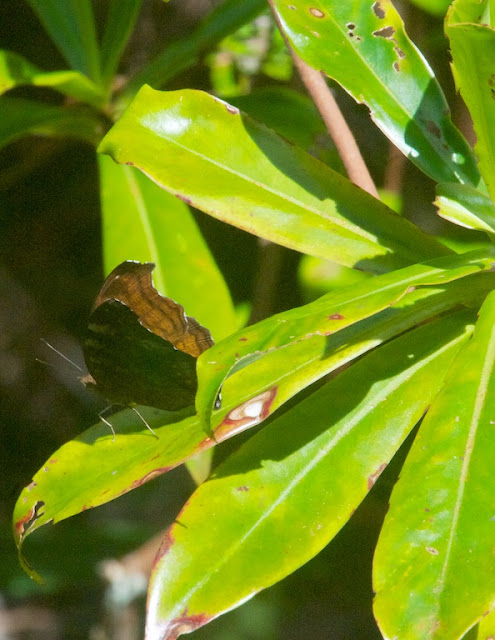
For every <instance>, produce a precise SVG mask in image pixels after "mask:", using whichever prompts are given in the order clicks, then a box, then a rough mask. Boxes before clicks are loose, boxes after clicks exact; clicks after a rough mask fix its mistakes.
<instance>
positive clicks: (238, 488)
mask: <svg viewBox="0 0 495 640" xmlns="http://www.w3.org/2000/svg"><path fill="white" fill-rule="evenodd" d="M237 491H249V487H246V485H245V484H244V485H242V487H237Z"/></svg>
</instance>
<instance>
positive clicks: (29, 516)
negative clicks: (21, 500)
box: [14, 500, 45, 539]
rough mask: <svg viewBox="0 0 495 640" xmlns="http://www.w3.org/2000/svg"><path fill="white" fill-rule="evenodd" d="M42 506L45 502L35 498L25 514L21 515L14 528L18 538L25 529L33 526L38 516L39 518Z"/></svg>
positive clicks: (41, 513)
mask: <svg viewBox="0 0 495 640" xmlns="http://www.w3.org/2000/svg"><path fill="white" fill-rule="evenodd" d="M44 506H45V503H44V502H43V500H37V501H36V502H35V504H34V505H33V507H32V508H31V509H30V510H29V511H28V512H27V513H26V515H24V516H22V518H20V519H19V520H18V521H17V522H16V523H15V525H14V529H15V532H16V534H17V536H18V538H19V539H21V538H22V537H23V535H24V534H25V533H26V531H27V530H28V529H30V528H31V527H32V526H33V524H34V523H35V522H36V520H38V518H41V516H42V515H43V513H44V512H43V511H41V509H42V508H43V507H44Z"/></svg>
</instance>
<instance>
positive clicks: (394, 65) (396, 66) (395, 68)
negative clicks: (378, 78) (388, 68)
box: [392, 60, 400, 72]
mask: <svg viewBox="0 0 495 640" xmlns="http://www.w3.org/2000/svg"><path fill="white" fill-rule="evenodd" d="M392 66H393V68H394V71H397V72H399V71H400V64H399V63H398V62H397V60H396V61H395V62H394V64H393V65H392Z"/></svg>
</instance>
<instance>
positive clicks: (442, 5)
mask: <svg viewBox="0 0 495 640" xmlns="http://www.w3.org/2000/svg"><path fill="white" fill-rule="evenodd" d="M409 1H410V2H411V4H414V5H416V6H417V7H419V8H420V9H422V10H423V11H426V12H427V13H430V14H432V15H434V16H438V17H443V16H444V15H445V13H446V11H447V9H448V8H449V6H450V3H451V0H409Z"/></svg>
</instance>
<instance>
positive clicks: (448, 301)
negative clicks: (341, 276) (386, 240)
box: [196, 251, 494, 437]
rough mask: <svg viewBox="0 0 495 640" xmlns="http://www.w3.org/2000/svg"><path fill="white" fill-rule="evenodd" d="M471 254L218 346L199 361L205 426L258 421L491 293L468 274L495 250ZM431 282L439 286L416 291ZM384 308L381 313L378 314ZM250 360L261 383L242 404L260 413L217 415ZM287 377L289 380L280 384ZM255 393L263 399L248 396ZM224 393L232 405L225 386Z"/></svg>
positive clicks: (282, 317)
mask: <svg viewBox="0 0 495 640" xmlns="http://www.w3.org/2000/svg"><path fill="white" fill-rule="evenodd" d="M469 255H470V257H468V256H467V255H466V254H464V255H462V256H456V257H454V258H450V257H449V258H441V259H437V260H434V261H432V262H431V263H429V264H428V263H427V264H418V265H413V266H412V267H408V268H406V269H403V270H401V271H394V272H393V273H390V274H384V275H382V276H376V277H375V278H370V279H368V280H366V281H364V282H361V283H356V284H355V285H353V286H352V287H348V288H345V289H341V290H337V291H334V292H331V293H329V294H327V295H325V296H323V297H321V298H319V299H318V300H316V301H315V302H312V303H310V304H307V305H305V306H303V307H299V308H296V309H291V310H290V311H286V312H284V313H280V314H277V315H275V316H272V317H271V318H267V319H266V320H263V321H262V322H259V323H257V324H255V325H252V326H251V327H247V328H245V329H243V330H241V331H239V332H237V333H235V334H233V335H232V336H230V337H229V338H227V339H225V340H223V341H222V342H220V343H218V344H216V345H214V346H213V347H211V348H210V349H208V351H205V352H204V354H202V355H201V356H200V357H199V358H198V364H197V371H198V391H197V394H196V408H197V410H198V414H199V415H200V416H201V418H202V421H203V424H204V428H205V431H206V432H207V433H211V432H212V430H213V431H214V433H215V437H216V434H217V433H223V431H224V430H225V429H235V430H239V429H240V428H241V427H242V428H246V426H245V425H246V424H247V425H248V426H253V425H254V424H257V423H258V422H260V421H261V420H262V419H264V418H266V417H267V415H269V414H270V413H271V412H273V411H274V410H275V409H276V408H277V407H279V406H280V405H281V404H283V403H284V402H285V401H286V400H288V399H289V398H290V397H291V396H293V395H294V394H295V393H297V392H298V391H300V390H301V389H303V388H304V387H306V386H308V384H310V383H311V382H314V381H315V380H317V379H318V378H320V377H321V376H323V375H325V374H326V373H329V372H330V371H332V370H335V369H336V368H337V367H339V366H342V365H343V364H345V363H346V362H349V361H350V360H352V359H353V358H355V357H357V356H358V355H361V354H362V353H363V352H365V351H367V350H369V349H371V348H373V347H374V346H376V345H377V344H379V343H380V342H382V341H383V340H386V339H389V338H390V337H392V336H394V335H397V334H398V333H400V332H401V331H404V330H405V329H406V328H409V327H411V326H413V325H414V323H415V322H416V323H417V322H422V321H424V320H425V319H426V318H428V317H430V318H431V317H432V316H434V315H436V314H437V313H440V312H442V311H445V310H446V309H449V308H452V307H453V306H456V305H457V304H459V303H460V302H464V303H467V298H466V297H465V296H466V294H468V293H474V292H475V291H477V290H478V289H477V287H478V286H481V287H482V295H486V288H488V289H489V288H490V287H491V286H492V284H493V282H492V278H491V277H490V278H489V279H488V280H487V279H485V278H484V279H483V280H482V281H481V282H478V284H475V282H473V281H472V280H470V286H468V285H467V284H466V283H465V282H464V281H462V279H463V278H464V277H465V276H468V275H470V273H471V274H475V273H477V272H479V271H480V269H481V270H490V269H491V267H492V265H493V255H494V254H493V252H492V251H488V252H486V251H480V252H473V253H472V254H469ZM481 275H483V274H481ZM485 275H487V274H485ZM456 279H461V282H460V283H459V287H458V288H457V289H453V288H449V289H448V290H447V291H446V292H445V297H444V296H443V295H440V296H438V297H436V296H435V294H437V293H442V292H443V290H444V286H445V284H446V283H448V282H452V281H454V280H456ZM425 285H429V286H432V287H435V286H436V287H440V289H435V288H433V289H432V290H431V291H424V290H422V289H419V290H418V291H415V290H414V289H415V288H417V287H423V286H425ZM406 294H407V295H406ZM430 295H431V296H432V297H431V299H430V300H428V297H429V296H430ZM459 296H460V297H459ZM438 298H439V299H438ZM415 305H416V306H415ZM423 305H424V306H423ZM401 308H402V309H403V311H402V313H401V311H400V310H401ZM385 310H386V311H387V312H386V313H385V314H384V316H383V318H382V317H380V316H379V315H377V314H379V313H380V312H382V311H385ZM416 314H417V315H416ZM402 315H403V316H404V317H403V318H402V319H401V316H402ZM371 316H376V317H375V319H374V321H373V322H372V323H371V325H370V323H364V324H363V323H361V324H358V323H359V321H362V320H365V319H366V318H370V317H371ZM375 322H376V325H375ZM382 322H383V325H382V324H381V323H382ZM403 323H404V324H403ZM353 324H356V328H355V332H354V330H353V331H350V332H345V331H343V330H344V329H346V328H349V327H351V325H353ZM339 332H342V335H340V333H339ZM308 339H310V340H308ZM288 349H290V351H288ZM260 359H262V360H265V359H266V362H261V363H260ZM288 361H289V362H290V363H291V365H290V367H288V366H287V362H288ZM252 363H255V364H256V365H257V366H258V367H262V370H261V371H257V370H256V369H255V373H253V374H252V377H253V379H254V381H255V384H256V386H255V388H254V390H253V388H252V385H251V384H248V383H247V382H246V383H244V385H243V386H242V388H243V389H244V396H243V397H242V398H241V401H243V402H247V401H249V400H251V405H252V406H256V407H259V413H258V414H256V415H254V413H253V412H254V409H252V408H250V409H249V411H250V413H249V417H250V418H251V419H250V420H245V419H244V418H245V417H246V416H244V415H243V413H246V412H245V411H244V409H245V408H243V411H242V412H239V411H238V410H236V412H235V413H234V414H233V415H234V416H237V415H238V416H239V418H238V419H237V420H234V419H233V417H232V414H227V415H226V414H225V411H224V410H223V409H222V410H221V411H219V412H217V414H216V415H215V416H214V417H213V419H212V411H213V406H214V404H215V400H216V398H217V395H218V392H219V390H220V389H221V387H222V384H223V383H224V381H225V380H226V379H227V377H228V376H229V375H232V373H235V372H236V371H239V370H241V369H242V368H243V367H247V366H248V365H249V367H253V366H254V365H253V364H252ZM247 375H249V372H248V374H247ZM284 377H286V378H288V379H287V381H286V382H285V383H284V384H282V382H281V381H282V380H283V378H284ZM269 392H270V393H269ZM252 393H253V394H254V395H256V396H257V397H255V398H253V396H251V397H250V394H252ZM261 393H264V394H266V395H265V396H263V398H264V400H265V402H266V405H267V406H265V405H264V404H259V402H260V397H261V396H260V395H259V394H261ZM223 396H224V397H225V398H226V399H227V400H228V401H229V404H230V403H231V399H230V396H229V394H228V390H227V389H224V392H223Z"/></svg>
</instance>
